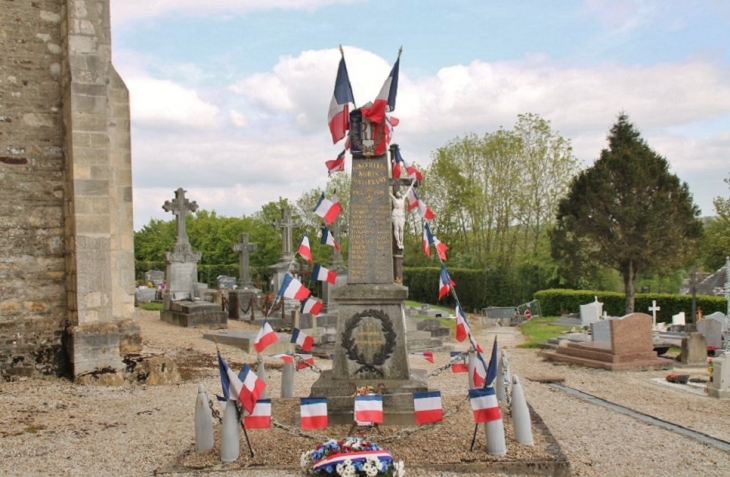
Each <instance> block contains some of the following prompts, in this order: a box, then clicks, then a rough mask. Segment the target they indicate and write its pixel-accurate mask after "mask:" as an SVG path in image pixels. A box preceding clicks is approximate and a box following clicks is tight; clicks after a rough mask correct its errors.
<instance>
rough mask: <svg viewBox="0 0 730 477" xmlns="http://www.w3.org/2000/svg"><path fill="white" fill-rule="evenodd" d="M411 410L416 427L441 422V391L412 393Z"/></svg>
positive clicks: (442, 416)
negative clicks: (412, 410)
mask: <svg viewBox="0 0 730 477" xmlns="http://www.w3.org/2000/svg"><path fill="white" fill-rule="evenodd" d="M413 409H414V411H415V413H414V414H415V417H416V424H418V425H421V424H430V423H433V422H441V421H443V420H444V410H443V407H442V405H441V391H427V392H421V393H413Z"/></svg>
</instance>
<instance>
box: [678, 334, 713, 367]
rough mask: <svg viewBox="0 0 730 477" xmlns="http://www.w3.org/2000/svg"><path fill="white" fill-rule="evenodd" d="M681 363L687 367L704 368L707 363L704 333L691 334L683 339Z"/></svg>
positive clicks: (680, 355)
mask: <svg viewBox="0 0 730 477" xmlns="http://www.w3.org/2000/svg"><path fill="white" fill-rule="evenodd" d="M679 361H680V362H681V363H682V364H683V365H685V366H702V367H704V366H705V365H706V363H707V342H706V341H705V337H704V336H702V333H697V332H694V333H690V334H689V335H687V336H685V337H684V338H682V351H681V353H680V354H679Z"/></svg>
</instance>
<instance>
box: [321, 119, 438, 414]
mask: <svg viewBox="0 0 730 477" xmlns="http://www.w3.org/2000/svg"><path fill="white" fill-rule="evenodd" d="M350 125H351V126H350V143H351V151H352V154H353V157H352V182H351V186H350V210H349V214H350V217H349V230H350V242H349V245H350V247H349V269H348V283H347V285H345V286H343V287H341V288H338V289H336V290H335V291H334V293H333V295H334V298H335V300H337V302H338V304H339V309H338V320H337V335H336V341H335V353H334V362H333V364H332V370H328V371H324V372H323V373H322V374H321V375H320V378H319V379H318V380H317V381H316V382H315V383H314V384H313V385H312V388H311V396H313V397H315V396H323V397H327V398H328V414H329V420H330V423H331V424H332V423H351V422H353V417H352V411H353V397H352V394H353V391H354V389H355V388H356V387H361V386H373V387H374V388H376V389H377V388H380V389H382V393H383V409H384V414H385V421H386V422H388V423H393V424H395V423H406V424H409V423H413V422H414V421H413V396H412V393H413V392H418V391H426V390H428V385H427V382H426V379H427V377H426V373H425V371H423V370H411V369H410V366H409V363H408V349H407V345H406V323H405V313H404V302H405V299H406V298H407V296H408V289H407V288H406V287H404V286H402V285H399V284H396V283H394V277H393V229H392V222H391V201H390V184H391V180H390V167H389V161H388V158H387V155H386V154H384V153H383V154H381V155H378V156H374V155H373V154H374V150H376V149H377V147H375V146H373V141H375V140H376V139H373V138H374V133H373V130H374V127H373V124H372V123H370V122H369V121H368V120H367V119H364V118H363V117H362V113H361V112H360V110H356V111H353V113H352V114H351V117H350ZM381 140H382V138H381Z"/></svg>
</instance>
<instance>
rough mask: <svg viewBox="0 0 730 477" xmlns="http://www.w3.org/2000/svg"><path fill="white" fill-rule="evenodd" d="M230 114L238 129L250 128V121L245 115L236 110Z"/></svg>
mask: <svg viewBox="0 0 730 477" xmlns="http://www.w3.org/2000/svg"><path fill="white" fill-rule="evenodd" d="M229 114H230V117H231V121H232V122H233V124H234V125H235V126H236V127H238V128H244V129H245V128H247V127H248V124H249V121H248V118H247V117H246V116H245V115H243V114H241V113H239V112H238V111H236V110H235V109H232V110H231V111H230V113H229Z"/></svg>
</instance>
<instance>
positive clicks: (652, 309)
mask: <svg viewBox="0 0 730 477" xmlns="http://www.w3.org/2000/svg"><path fill="white" fill-rule="evenodd" d="M659 310H661V308H660V307H658V306H657V304H656V300H652V301H651V306H650V307H649V311H650V312H651V321H652V323H653V326H652V328H656V312H657V311H659Z"/></svg>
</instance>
